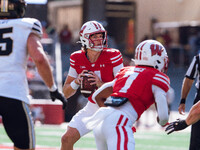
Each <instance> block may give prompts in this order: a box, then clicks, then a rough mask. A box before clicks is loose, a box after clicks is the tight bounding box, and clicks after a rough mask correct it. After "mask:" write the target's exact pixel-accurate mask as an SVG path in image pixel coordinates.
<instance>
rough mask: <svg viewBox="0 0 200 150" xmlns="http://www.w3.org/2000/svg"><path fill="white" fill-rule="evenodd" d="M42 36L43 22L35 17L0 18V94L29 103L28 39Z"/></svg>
mask: <svg viewBox="0 0 200 150" xmlns="http://www.w3.org/2000/svg"><path fill="white" fill-rule="evenodd" d="M30 33H35V34H36V35H38V36H39V37H41V36H42V27H41V23H40V22H39V21H38V20H36V19H33V18H19V19H6V20H0V96H4V97H8V98H14V99H18V100H22V101H24V102H26V103H28V104H29V98H28V97H29V96H28V95H29V91H28V82H27V78H26V66H27V56H28V52H27V39H28V37H29V35H30Z"/></svg>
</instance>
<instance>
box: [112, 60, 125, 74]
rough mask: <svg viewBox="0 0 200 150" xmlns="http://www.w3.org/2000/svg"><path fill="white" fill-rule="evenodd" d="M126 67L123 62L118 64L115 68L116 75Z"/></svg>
mask: <svg viewBox="0 0 200 150" xmlns="http://www.w3.org/2000/svg"><path fill="white" fill-rule="evenodd" d="M122 67H124V65H123V63H121V64H120V65H118V66H116V67H114V68H113V74H114V77H115V76H116V75H117V73H118V72H119V71H120V69H121V68H122Z"/></svg>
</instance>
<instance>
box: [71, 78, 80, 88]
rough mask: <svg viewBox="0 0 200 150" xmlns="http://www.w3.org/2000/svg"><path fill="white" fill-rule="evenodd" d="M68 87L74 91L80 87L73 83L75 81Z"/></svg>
mask: <svg viewBox="0 0 200 150" xmlns="http://www.w3.org/2000/svg"><path fill="white" fill-rule="evenodd" d="M70 85H71V87H72V89H74V90H77V89H78V88H79V86H80V85H78V84H76V83H75V80H74V81H72V82H71V83H70Z"/></svg>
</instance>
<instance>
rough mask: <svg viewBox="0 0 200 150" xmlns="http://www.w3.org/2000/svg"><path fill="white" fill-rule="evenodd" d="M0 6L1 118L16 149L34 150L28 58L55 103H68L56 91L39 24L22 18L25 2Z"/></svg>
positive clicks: (10, 0)
mask: <svg viewBox="0 0 200 150" xmlns="http://www.w3.org/2000/svg"><path fill="white" fill-rule="evenodd" d="M0 7H1V9H0V62H1V65H0V72H1V73H0V115H1V116H2V121H3V125H4V127H5V130H6V133H7V135H8V136H9V138H10V139H11V141H12V142H13V143H14V150H19V149H20V150H21V149H26V150H34V149H35V134H34V127H33V120H32V117H31V111H30V108H29V104H30V103H29V93H28V91H29V90H28V82H27V78H26V66H27V58H28V55H29V56H30V57H31V58H32V59H33V61H34V62H35V64H36V67H37V69H38V72H39V74H40V76H41V77H42V79H43V80H44V82H45V84H46V85H47V86H48V88H49V90H50V94H51V98H52V100H55V98H58V99H60V100H62V101H63V102H65V98H64V96H63V95H62V94H61V93H59V92H58V90H57V87H56V85H55V82H54V79H53V75H52V72H51V68H50V65H49V62H48V59H47V56H46V55H45V53H44V50H43V47H42V45H41V42H40V39H41V36H42V27H41V24H40V22H39V21H38V20H36V19H33V18H23V16H24V14H25V10H26V3H25V1H24V0H1V1H0Z"/></svg>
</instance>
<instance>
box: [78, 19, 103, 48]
mask: <svg viewBox="0 0 200 150" xmlns="http://www.w3.org/2000/svg"><path fill="white" fill-rule="evenodd" d="M96 33H103V40H101V43H102V44H101V45H100V46H95V45H94V41H92V40H91V39H90V36H91V35H93V34H96ZM80 40H81V44H82V46H83V47H84V46H85V47H86V48H89V49H92V50H95V51H102V50H103V48H104V46H105V47H107V32H106V30H105V29H104V27H103V26H102V25H101V24H100V23H99V22H97V21H88V22H86V23H85V24H83V26H82V27H81V31H80Z"/></svg>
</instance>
